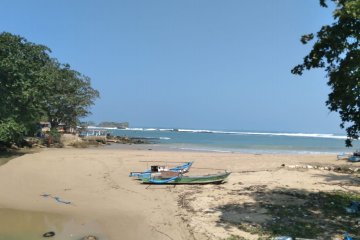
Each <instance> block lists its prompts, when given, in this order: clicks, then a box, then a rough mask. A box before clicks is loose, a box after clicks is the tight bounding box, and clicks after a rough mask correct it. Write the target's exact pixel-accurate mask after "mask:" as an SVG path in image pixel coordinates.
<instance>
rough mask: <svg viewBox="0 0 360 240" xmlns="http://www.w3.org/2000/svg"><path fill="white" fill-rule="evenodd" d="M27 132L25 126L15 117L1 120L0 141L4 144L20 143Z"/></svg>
mask: <svg viewBox="0 0 360 240" xmlns="http://www.w3.org/2000/svg"><path fill="white" fill-rule="evenodd" d="M25 132H26V129H25V127H24V126H23V125H22V124H19V123H17V122H15V121H14V120H13V119H11V120H8V121H4V122H0V143H2V144H4V145H10V144H11V143H20V142H21V140H22V138H23V136H24V133H25Z"/></svg>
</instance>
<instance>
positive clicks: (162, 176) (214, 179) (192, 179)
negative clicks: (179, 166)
mask: <svg viewBox="0 0 360 240" xmlns="http://www.w3.org/2000/svg"><path fill="white" fill-rule="evenodd" d="M230 174H231V172H226V171H225V172H224V173H217V174H208V175H202V176H184V175H183V174H182V173H176V172H161V173H159V174H148V175H147V176H143V177H140V180H141V181H142V182H143V183H146V184H220V183H223V182H225V181H226V179H227V177H228V176H229V175H230Z"/></svg>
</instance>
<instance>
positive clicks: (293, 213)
mask: <svg viewBox="0 0 360 240" xmlns="http://www.w3.org/2000/svg"><path fill="white" fill-rule="evenodd" d="M329 178H332V176H329ZM334 178H336V180H339V179H338V177H335V176H334ZM329 180H331V179H329ZM340 180H344V179H340ZM228 194H234V195H248V196H249V197H250V198H252V199H253V200H254V202H246V203H239V204H226V205H222V206H220V207H218V208H217V209H216V210H218V211H220V212H221V216H220V219H219V221H218V222H217V224H218V226H222V227H225V228H227V227H234V226H235V227H238V228H239V229H241V230H244V231H246V232H249V233H253V234H258V235H260V236H261V235H264V236H265V235H271V236H279V235H286V236H292V237H296V238H311V239H331V237H334V236H336V235H339V236H340V235H342V234H344V232H348V233H349V234H350V235H351V236H360V213H359V212H357V213H347V211H346V207H347V206H349V204H350V203H351V201H359V200H360V195H359V194H353V193H349V192H345V191H336V192H330V193H329V192H326V193H325V192H318V193H313V192H306V191H301V190H299V189H289V188H286V189H285V188H277V189H273V190H269V189H267V188H266V186H265V185H259V186H250V187H247V188H244V189H239V190H232V191H231V192H229V193H228ZM265 239H266V238H265ZM354 239H356V238H354Z"/></svg>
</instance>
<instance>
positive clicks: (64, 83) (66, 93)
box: [43, 59, 99, 128]
mask: <svg viewBox="0 0 360 240" xmlns="http://www.w3.org/2000/svg"><path fill="white" fill-rule="evenodd" d="M48 78H49V79H48V85H47V87H46V88H47V90H46V91H45V92H46V94H45V95H44V103H43V108H44V111H45V113H46V115H47V117H48V120H49V122H50V123H51V127H52V128H56V127H57V126H58V125H59V124H60V123H64V124H65V125H66V126H67V127H76V126H77V124H78V123H79V118H81V117H85V116H87V115H88V114H89V113H90V111H89V107H90V106H91V105H93V104H94V101H95V99H96V98H98V97H99V92H98V91H97V90H95V89H93V88H92V87H91V84H90V78H89V77H87V76H84V75H81V74H80V73H79V72H77V71H75V70H72V69H71V68H70V65H68V64H64V65H63V64H60V63H58V62H57V60H56V59H53V60H52V62H51V64H50V65H49V66H48Z"/></svg>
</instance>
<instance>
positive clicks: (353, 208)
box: [345, 201, 360, 213]
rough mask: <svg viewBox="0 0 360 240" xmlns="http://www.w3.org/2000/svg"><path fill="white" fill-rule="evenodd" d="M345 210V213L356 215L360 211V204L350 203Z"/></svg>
mask: <svg viewBox="0 0 360 240" xmlns="http://www.w3.org/2000/svg"><path fill="white" fill-rule="evenodd" d="M345 210H346V212H347V213H358V212H359V211H360V202H359V201H352V202H351V203H350V204H349V206H348V207H346V208H345Z"/></svg>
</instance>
